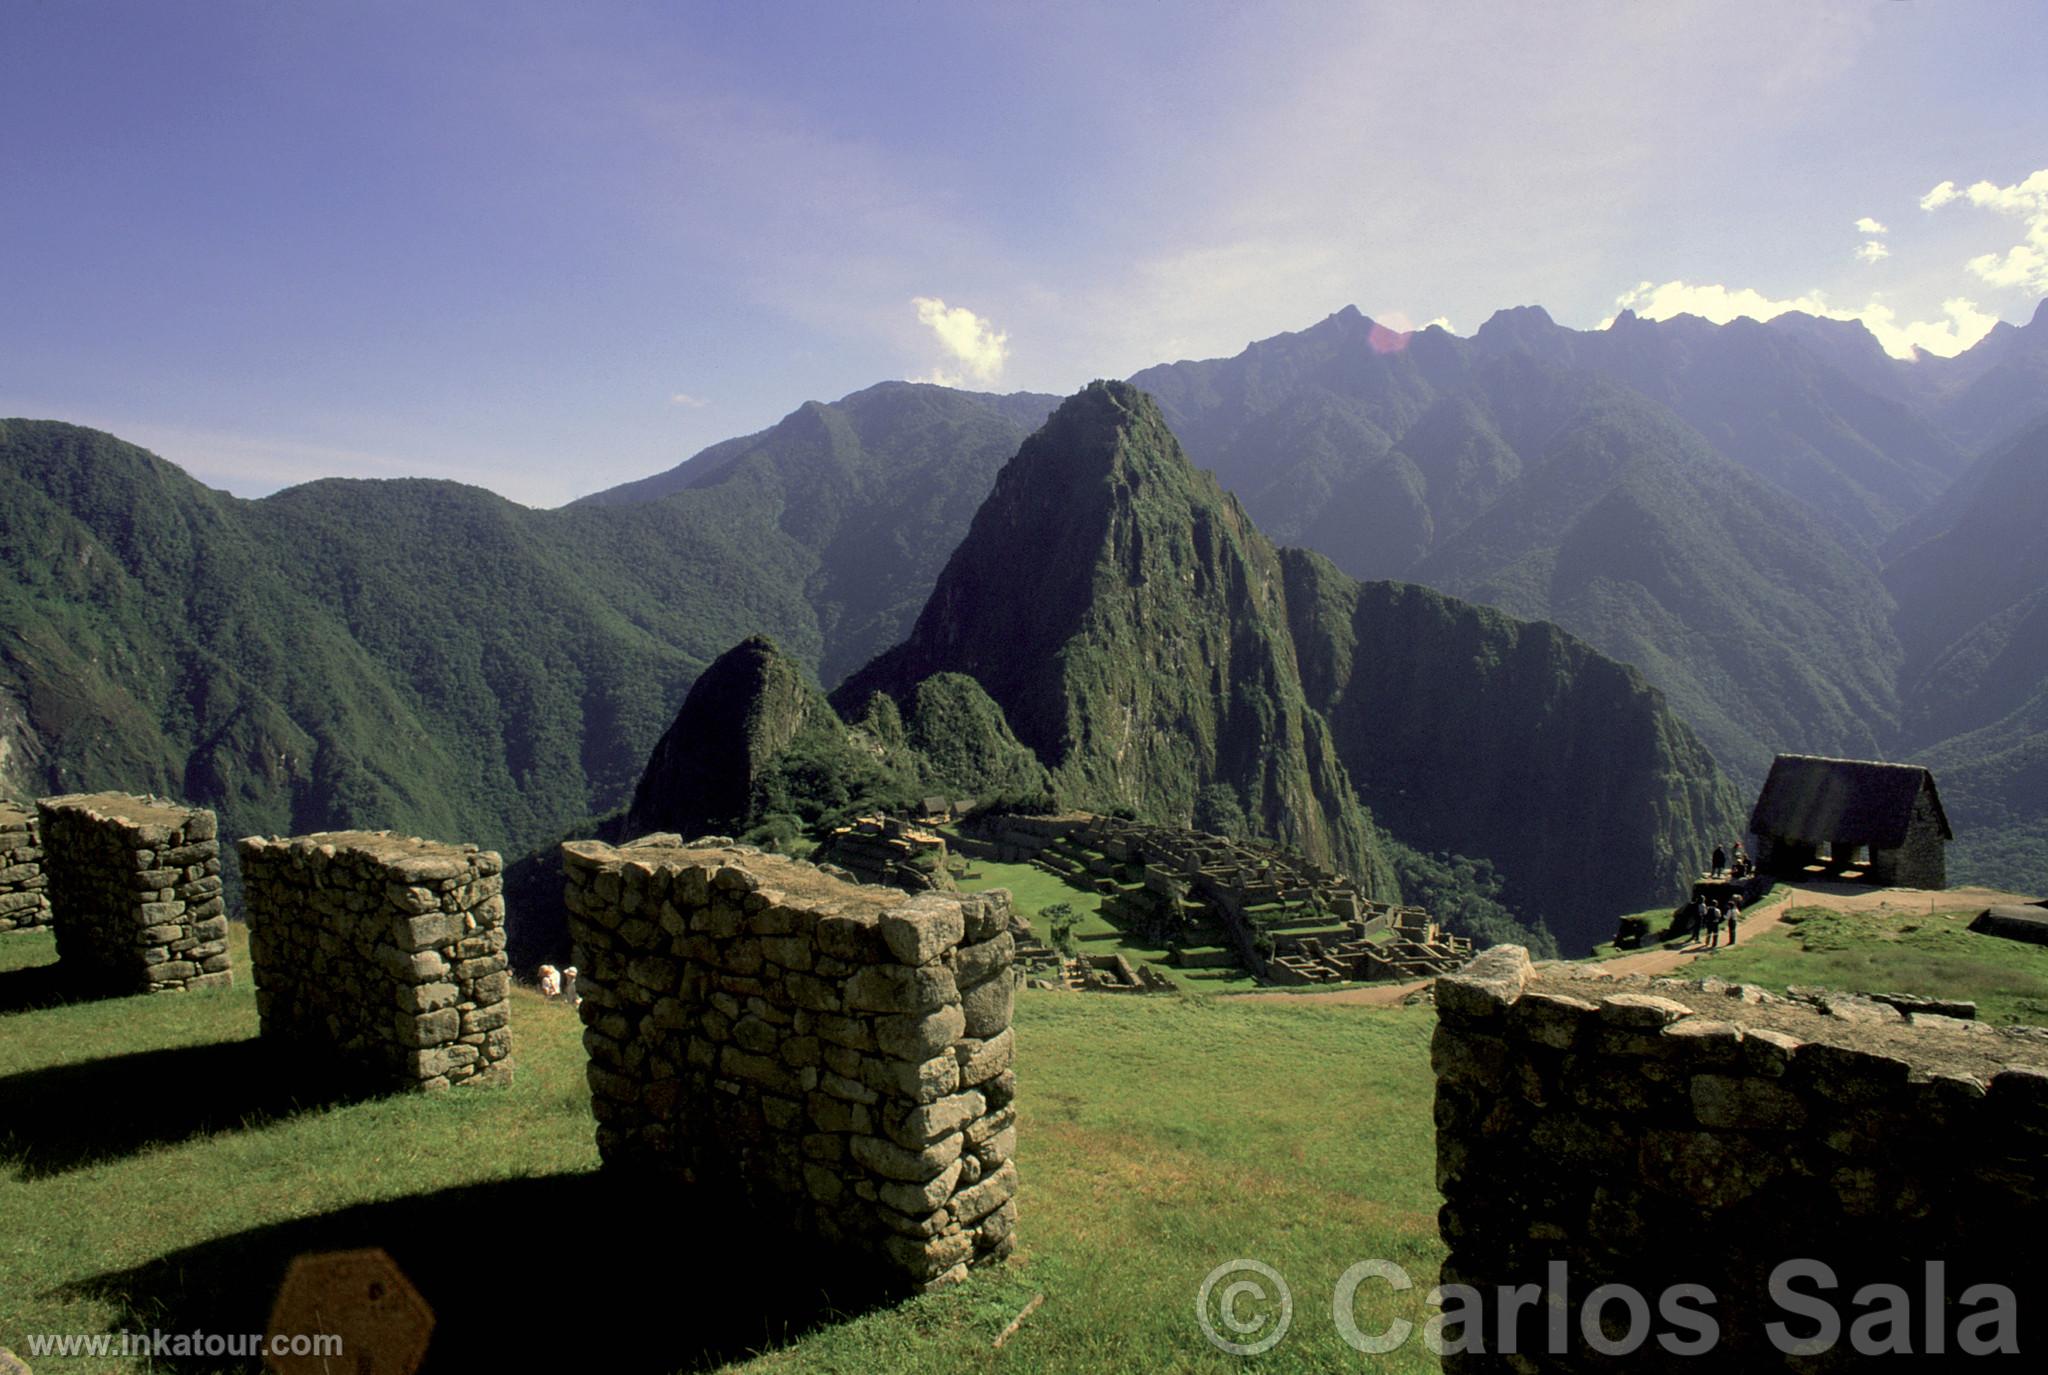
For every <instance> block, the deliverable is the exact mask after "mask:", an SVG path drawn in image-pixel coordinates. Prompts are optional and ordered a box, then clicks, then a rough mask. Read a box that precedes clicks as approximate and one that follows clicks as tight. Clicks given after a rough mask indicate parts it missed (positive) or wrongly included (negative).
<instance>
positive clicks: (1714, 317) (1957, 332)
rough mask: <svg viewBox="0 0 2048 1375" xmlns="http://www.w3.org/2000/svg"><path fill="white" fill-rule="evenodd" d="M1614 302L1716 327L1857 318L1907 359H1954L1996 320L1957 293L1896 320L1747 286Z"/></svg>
mask: <svg viewBox="0 0 2048 1375" xmlns="http://www.w3.org/2000/svg"><path fill="white" fill-rule="evenodd" d="M1615 304H1616V305H1618V306H1621V307H1624V308H1626V309H1630V310H1633V311H1635V312H1636V314H1638V315H1641V316H1643V317H1644V318H1645V319H1649V320H1668V319H1670V318H1671V317H1672V316H1674V315H1698V316H1702V317H1704V318H1705V319H1708V320H1711V321H1713V322H1714V323H1715V324H1717V325H1725V324H1727V323H1728V322H1729V321H1730V320H1733V319H1735V318H1736V317H1738V316H1746V317H1748V318H1749V319H1752V320H1770V319H1774V318H1775V317H1777V316H1780V315H1783V314H1785V313H1786V312H1787V311H1794V310H1797V311H1804V312H1805V313H1806V314H1808V315H1819V316H1822V317H1825V318H1826V319H1830V320H1860V321H1862V323H1863V327H1864V328H1865V329H1867V330H1869V331H1870V332H1871V333H1872V334H1873V335H1875V336H1876V337H1877V342H1878V343H1879V344H1881V345H1883V347H1884V351H1885V352H1886V353H1889V354H1891V355H1892V357H1894V358H1911V357H1912V356H1913V351H1914V350H1915V349H1920V350H1923V351H1925V352H1927V353H1934V354H1940V355H1941V356H1942V357H1945V358H1946V357H1953V356H1954V355H1955V354H1958V353H1961V352H1962V351H1963V350H1964V349H1966V348H1968V347H1970V345H1972V344H1974V343H1976V342H1977V341H1978V340H1979V339H1982V338H1983V337H1984V336H1985V335H1986V334H1989V333H1990V332H1991V327H1992V326H1993V325H1995V324H1997V323H1998V317H1997V316H1996V315H1993V314H1990V313H1989V312H1986V311H1983V310H1979V309H1978V308H1977V303H1976V302H1975V301H1971V300H1968V299H1966V298H1964V297H1961V296H1952V297H1950V298H1949V299H1948V300H1946V301H1943V302H1942V303H1941V310H1942V314H1943V315H1944V316H1945V317H1947V318H1945V319H1941V320H1910V321H1906V322H1903V323H1901V322H1900V320H1899V318H1898V312H1897V311H1895V310H1893V309H1892V308H1891V307H1890V306H1887V305H1883V304H1880V303H1878V302H1876V301H1872V302H1871V303H1870V304H1868V305H1866V306H1863V307H1862V308H1861V309H1858V310H1844V309H1841V308H1839V307H1836V306H1831V305H1829V304H1828V303H1827V299H1826V297H1825V296H1823V295H1822V294H1821V293H1820V292H1818V291H1815V292H1810V293H1808V294H1806V295H1804V296H1793V297H1770V296H1766V295H1764V294H1763V293H1762V292H1760V291H1757V290H1755V289H1754V288H1751V287H1737V288H1730V287H1726V286H1722V285H1720V284H1718V283H1693V282H1682V281H1671V282H1664V283H1662V284H1656V283H1651V282H1643V283H1640V284H1639V285H1638V286H1637V287H1636V288H1635V290H1633V291H1629V292H1625V293H1623V294H1622V295H1621V296H1619V297H1617V298H1616V300H1615ZM1603 327H1604V326H1603Z"/></svg>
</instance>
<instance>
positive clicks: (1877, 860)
mask: <svg viewBox="0 0 2048 1375" xmlns="http://www.w3.org/2000/svg"><path fill="white" fill-rule="evenodd" d="M1870 880H1871V882H1873V883H1881V884H1884V885H1885V886H1887V887H1904V888H1946V887H1948V845H1947V842H1946V841H1944V840H1943V839H1942V838H1941V818H1940V814H1939V813H1937V812H1936V811H1935V802H1934V790H1933V788H1931V787H1926V788H1922V789H1921V790H1920V795H1919V796H1918V797H1916V798H1914V799H1913V820H1912V821H1911V823H1910V824H1908V825H1907V827H1906V838H1905V839H1904V840H1903V841H1901V842H1900V843H1899V845H1898V846H1897V847H1896V848H1895V849H1889V850H1887V849H1880V848H1877V847H1872V849H1871V851H1870Z"/></svg>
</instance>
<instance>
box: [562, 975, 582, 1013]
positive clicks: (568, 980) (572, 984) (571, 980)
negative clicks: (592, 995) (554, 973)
mask: <svg viewBox="0 0 2048 1375" xmlns="http://www.w3.org/2000/svg"><path fill="white" fill-rule="evenodd" d="M562 1001H563V1002H565V1003H567V1004H568V1005H569V1006H571V1007H581V1006H583V995H582V994H581V993H578V992H577V991H576V966H575V965H573V964H572V965H570V966H569V967H568V968H567V969H565V970H563V971H562Z"/></svg>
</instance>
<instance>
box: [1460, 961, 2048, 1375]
mask: <svg viewBox="0 0 2048 1375" xmlns="http://www.w3.org/2000/svg"><path fill="white" fill-rule="evenodd" d="M1437 1011H1438V1018H1439V1022H1438V1027H1437V1033H1436V1040H1435V1043H1434V1045H1433V1047H1432V1059H1433V1062H1434V1064H1435V1067H1436V1072H1437V1102H1436V1121H1437V1174H1438V1180H1439V1183H1440V1185H1441V1187H1442V1190H1443V1195H1444V1204H1443V1209H1442V1213H1441V1218H1440V1222H1441V1229H1442V1233H1443V1238H1444V1241H1445V1243H1446V1244H1447V1245H1448V1246H1449V1248H1450V1255H1449V1257H1448V1259H1447V1260H1446V1261H1445V1263H1444V1282H1445V1283H1446V1284H1452V1283H1456V1284H1463V1285H1469V1286H1473V1287H1474V1288H1475V1289H1476V1290H1477V1291H1478V1293H1479V1295H1480V1296H1481V1297H1482V1301H1483V1305H1484V1307H1483V1312H1484V1314H1485V1317H1484V1319H1483V1321H1481V1322H1479V1323H1476V1324H1474V1325H1473V1326H1474V1329H1476V1330H1475V1333H1474V1335H1478V1336H1479V1337H1480V1342H1481V1346H1482V1349H1483V1352H1484V1354H1481V1351H1480V1350H1470V1349H1468V1350H1465V1351H1463V1352H1462V1353H1460V1352H1458V1351H1457V1342H1456V1340H1455V1339H1456V1338H1458V1337H1459V1335H1460V1332H1459V1329H1458V1328H1455V1327H1453V1328H1448V1329H1447V1330H1446V1333H1445V1335H1446V1337H1447V1338H1452V1339H1453V1341H1452V1343H1451V1346H1450V1351H1451V1352H1452V1354H1449V1355H1447V1357H1446V1360H1445V1368H1446V1369H1447V1370H1480V1369H1489V1370H1491V1369H1510V1368H1513V1369H1541V1370H1579V1369H1613V1368H1617V1367H1618V1366H1620V1365H1623V1364H1627V1365H1630V1366H1632V1367H1635V1366H1641V1365H1644V1364H1647V1365H1648V1367H1649V1368H1652V1369H1656V1368H1663V1367H1665V1366H1676V1367H1681V1368H1699V1369H1717V1370H1748V1369H1754V1368H1760V1367H1771V1368H1783V1367H1784V1366H1786V1364H1787V1361H1786V1353H1785V1349H1784V1344H1789V1343H1796V1342H1798V1341H1800V1340H1801V1339H1808V1340H1810V1341H1811V1342H1812V1343H1813V1344H1814V1345H1815V1346H1816V1347H1818V1346H1820V1345H1821V1344H1823V1342H1824V1340H1825V1335H1826V1334H1825V1331H1824V1328H1823V1323H1822V1319H1821V1317H1820V1314H1819V1313H1818V1312H1817V1311H1816V1310H1817V1309H1819V1308H1820V1307H1822V1306H1826V1307H1827V1308H1828V1309H1830V1310H1831V1311H1832V1312H1833V1314H1834V1315H1835V1317H1836V1320H1837V1322H1838V1323H1839V1330H1838V1331H1837V1332H1836V1333H1835V1334H1834V1339H1833V1340H1832V1342H1828V1343H1826V1345H1827V1349H1825V1350H1814V1351H1811V1352H1809V1353H1808V1354H1807V1355H1806V1356H1805V1357H1803V1358H1802V1359H1801V1361H1800V1362H1799V1363H1797V1364H1796V1365H1795V1366H1794V1367H1793V1368H1797V1369H1833V1368H1837V1367H1841V1366H1847V1365H1852V1364H1858V1363H1860V1362H1862V1361H1864V1360H1866V1359H1868V1356H1869V1354H1871V1343H1873V1342H1885V1341H1891V1340H1896V1339H1901V1338H1899V1337H1898V1334H1895V1333H1891V1332H1889V1331H1881V1330H1879V1328H1878V1327H1875V1326H1868V1327H1862V1328H1859V1327H1858V1326H1857V1323H1858V1320H1859V1319H1862V1318H1865V1317H1867V1316H1868V1315H1870V1314H1871V1313H1872V1312H1873V1311H1874V1310H1875V1309H1877V1308H1886V1309H1888V1308H1890V1307H1891V1306H1893V1304H1894V1303H1896V1304H1904V1305H1906V1306H1907V1307H1908V1308H1909V1309H1910V1311H1911V1313H1912V1318H1911V1323H1912V1331H1911V1334H1910V1336H1909V1337H1906V1338H1903V1339H1905V1340H1910V1341H1911V1342H1912V1343H1913V1345H1912V1347H1911V1349H1912V1350H1913V1351H1915V1352H1920V1353H1925V1352H1927V1351H1929V1350H1941V1349H1943V1348H1941V1347H1934V1346H1932V1345H1931V1342H1933V1341H1936V1340H1939V1341H1942V1342H1944V1343H1945V1348H1946V1350H1947V1351H1948V1352H1950V1353H1954V1352H1957V1351H1958V1350H1963V1351H1967V1350H1969V1346H1968V1345H1967V1343H1966V1342H1965V1341H1964V1338H1965V1337H1968V1336H1970V1335H1974V1336H1975V1338H1976V1339H1977V1340H1978V1341H1980V1342H1981V1341H1983V1340H1985V1339H1986V1338H1987V1337H1988V1336H1990V1335H1993V1334H1992V1333H1991V1331H1990V1329H1991V1327H1992V1325H1993V1324H1992V1322H1991V1320H1990V1318H1987V1317H1986V1316H1985V1315H1986V1313H1987V1310H1989V1309H1992V1308H1995V1307H1996V1296H1995V1295H1994V1294H1993V1293H1991V1292H1990V1291H1975V1292H1973V1291H1972V1288H1971V1286H1973V1285H1977V1284H1996V1285H2004V1286H2006V1287H2007V1288H2008V1289H2009V1290H2011V1291H2012V1292H2013V1294H2014V1295H2015V1296H2016V1298H2017V1308H2016V1311H2017V1312H2018V1313H2019V1314H2020V1315H2022V1316H2023V1317H2026V1316H2031V1317H2033V1318H2034V1319H2035V1320H2036V1321H2038V1318H2039V1314H2040V1311H2041V1310H2040V1307H2039V1304H2040V1301H2041V1300H2042V1299H2043V1297H2044V1294H2043V1292H2042V1285H2041V1282H2040V1280H2039V1279H2038V1278H2037V1276H2038V1274H2039V1266H2038V1264H2036V1263H2035V1262H2034V1261H2032V1260H2029V1259H2027V1258H2028V1257H2030V1256H2032V1255H2034V1254H2035V1253H2036V1250H2037V1248H2038V1245H2039V1241H2040V1238H2041V1237H2042V1236H2043V1235H2048V1232H2044V1227H2048V1204H2044V1201H2048V1190H2044V1179H2043V1175H2044V1166H2048V1158H2044V1150H2043V1148H2044V1145H2048V1069H2044V1066H2048V1032H2042V1031H2039V1030H2036V1029H2030V1028H1993V1027H1989V1026H1984V1025H1981V1024H1979V1023H1976V1022H1974V1021H1961V1020H1956V1019H1955V1018H1952V1017H1943V1016H1931V1015H1922V1014H1919V1013H1916V1014H1913V1015H1905V1014H1902V1013H1900V1012H1899V1011H1898V1010H1897V1009H1896V1008H1895V1007H1891V1006H1886V1005H1884V1004H1882V1003H1879V1002H1876V1001H1874V1000H1870V999H1865V998H1857V997H1845V996H1840V995H1829V994H1820V993H1816V994H1814V995H1812V996H1809V997H1806V998H1803V999H1787V998H1778V997H1773V996H1771V995H1769V994H1765V993H1763V992H1761V991H1760V990H1757V989H1754V988H1745V987H1743V986H1740V985H1729V984H1725V983H1721V982H1718V981H1714V980H1699V981H1690V982H1681V981H1678V980H1675V979H1660V980H1656V981H1654V982H1652V981H1649V980H1644V979H1638V980H1635V981H1633V983H1632V984H1631V983H1630V982H1627V981H1617V980H1613V979H1605V980H1603V979H1597V978H1593V977H1590V976H1589V975H1586V974H1584V973H1579V974H1571V973H1567V972H1550V973H1546V974H1545V975H1544V976H1543V977H1541V978H1532V975H1531V970H1530V967H1529V964H1528V959H1527V956H1526V954H1525V953H1524V952H1523V951H1522V950H1521V949H1520V948H1519V947H1512V946H1509V947H1498V948H1496V949H1494V950H1491V951H1488V952H1487V953H1486V954H1485V955H1482V956H1481V957H1480V958H1479V959H1478V960H1477V961H1475V962H1474V963H1473V964H1472V965H1471V966H1469V967H1468V968H1467V970H1466V971H1464V972H1463V973H1462V974H1460V975H1456V976H1451V977H1447V978H1444V979H1441V980H1439V981H1438V983H1437ZM1793 1262H1807V1263H1808V1264H1809V1266H1810V1265H1811V1263H1812V1262H1819V1263H1821V1264H1823V1265H1825V1266H1826V1267H1827V1268H1828V1271H1829V1272H1831V1273H1832V1275H1833V1276H1834V1286H1833V1287H1832V1288H1830V1287H1827V1286H1826V1284H1825V1280H1824V1277H1823V1276H1821V1275H1819V1274H1818V1272H1815V1271H1813V1270H1812V1269H1810V1268H1809V1269H1807V1270H1805V1272H1804V1277H1803V1278H1802V1277H1801V1276H1800V1275H1799V1273H1797V1272H1795V1271H1786V1270H1782V1269H1781V1267H1783V1266H1786V1265H1788V1264H1789V1263H1793ZM1553 1266H1562V1267H1563V1268H1562V1269H1561V1270H1553V1268H1552V1267H1553ZM1930 1267H1933V1268H1930ZM1774 1273H1776V1274H1777V1275H1778V1279H1779V1282H1780V1283H1781V1284H1782V1285H1784V1286H1785V1288H1784V1289H1782V1290H1781V1291H1779V1292H1777V1293H1774V1292H1773V1291H1772V1276H1773V1274H1774ZM1611 1283H1613V1284H1625V1285H1628V1286H1629V1287H1630V1288H1632V1289H1633V1290H1634V1291H1636V1292H1637V1293H1639V1294H1641V1295H1642V1296H1643V1297H1644V1299H1645V1301H1646V1304H1647V1311H1646V1312H1644V1313H1641V1314H1637V1315H1634V1316H1632V1315H1631V1312H1630V1308H1629V1306H1628V1304H1627V1302H1626V1300H1625V1299H1622V1298H1609V1299H1608V1300H1606V1301H1604V1302H1603V1303H1602V1305H1601V1306H1600V1308H1599V1311H1597V1312H1596V1313H1595V1314H1594V1316H1593V1319H1592V1321H1591V1327H1590V1330H1591V1331H1593V1332H1594V1333H1598V1334H1600V1336H1601V1340H1602V1341H1603V1342H1605V1343H1607V1344H1608V1345H1609V1346H1610V1347H1619V1346H1621V1345H1623V1344H1624V1343H1625V1342H1626V1341H1628V1340H1633V1339H1634V1338H1636V1337H1640V1339H1641V1340H1640V1343H1639V1344H1638V1345H1637V1346H1636V1347H1635V1348H1634V1349H1632V1350H1631V1351H1629V1352H1628V1353H1626V1354H1616V1355H1602V1354H1601V1352H1600V1350H1599V1347H1598V1345H1597V1344H1596V1343H1595V1342H1594V1341H1593V1340H1592V1339H1591V1338H1590V1337H1588V1336H1587V1335H1586V1331H1587V1330H1588V1329H1587V1326H1586V1324H1587V1321H1588V1320H1587V1317H1586V1314H1587V1311H1588V1308H1589V1307H1590V1306H1591V1305H1589V1303H1588V1300H1589V1298H1590V1296H1592V1294H1593V1291H1594V1290H1595V1287H1596V1286H1601V1285H1606V1284H1611ZM1686 1284H1690V1285H1697V1286H1702V1287H1703V1288H1704V1289H1705V1291H1707V1292H1708V1293H1709V1294H1711V1296H1712V1298H1711V1300H1708V1301H1701V1300H1698V1299H1696V1298H1695V1299H1692V1300H1689V1301H1688V1300H1685V1299H1683V1298H1682V1297H1681V1298H1679V1299H1676V1300H1674V1299H1672V1298H1671V1297H1670V1296H1672V1295H1673V1294H1677V1293H1679V1292H1680V1291H1677V1290H1676V1289H1675V1288H1674V1286H1678V1285H1686ZM1520 1285H1529V1286H1533V1287H1532V1288H1530V1289H1529V1290H1527V1291H1526V1292H1527V1293H1528V1294H1530V1295H1532V1296H1534V1295H1538V1294H1541V1295H1543V1296H1544V1297H1543V1298H1540V1299H1536V1300H1534V1301H1533V1302H1531V1303H1530V1304H1528V1305H1527V1306H1525V1307H1522V1308H1521V1309H1520V1310H1519V1311H1520V1317H1519V1326H1516V1325H1514V1324H1511V1323H1504V1322H1503V1321H1502V1320H1501V1318H1500V1316H1499V1312H1500V1305H1499V1304H1498V1296H1499V1295H1500V1294H1501V1293H1502V1292H1503V1290H1507V1289H1512V1288H1513V1287H1514V1286H1520ZM1865 1285H1892V1286H1897V1287H1898V1288H1897V1290H1896V1291H1891V1290H1870V1291H1864V1290H1863V1286H1865ZM1936 1290H1938V1292H1935V1291H1936ZM1553 1294H1561V1295H1563V1296H1564V1297H1563V1306H1562V1308H1560V1309H1559V1310H1558V1312H1559V1314H1560V1316H1559V1319H1558V1326H1557V1328H1556V1330H1555V1332H1553V1331H1552V1329H1551V1327H1550V1325H1549V1320H1550V1309H1549V1307H1548V1306H1547V1299H1548V1296H1550V1295H1553ZM1859 1295H1860V1296H1859ZM1670 1303H1675V1304H1676V1306H1677V1308H1678V1309H1679V1310H1680V1311H1681V1315H1682V1312H1683V1310H1690V1311H1692V1312H1704V1313H1705V1314H1707V1315H1709V1316H1710V1317H1711V1319H1712V1321H1713V1323H1714V1324H1715V1325H1716V1328H1717V1331H1716V1333H1715V1335H1714V1338H1713V1344H1712V1345H1711V1347H1710V1348H1706V1349H1709V1350H1711V1353H1712V1354H1711V1356H1710V1358H1709V1359H1708V1360H1706V1361H1705V1362H1701V1361H1699V1360H1698V1359H1697V1357H1696V1356H1689V1355H1684V1354H1680V1353H1677V1352H1674V1351H1672V1350H1671V1349H1670V1348H1669V1347H1668V1346H1666V1345H1665V1344H1664V1343H1665V1338H1666V1337H1669V1338H1671V1339H1672V1340H1675V1341H1678V1342H1680V1343H1681V1344H1684V1343H1689V1342H1694V1341H1697V1340H1699V1338H1700V1335H1701V1334H1700V1333H1698V1332H1697V1331H1696V1330H1694V1328H1695V1325H1694V1324H1692V1323H1690V1322H1687V1323H1678V1322H1674V1321H1672V1320H1670V1318H1669V1313H1670V1311H1671V1310H1669V1309H1667V1308H1666V1306H1665V1305H1666V1304H1670ZM1459 1306H1461V1307H1462V1305H1459ZM1447 1311H1448V1307H1447ZM1993 1316H1995V1314H1994V1315H1993ZM1973 1318H1975V1319H1977V1324H1976V1325H1975V1326H1974V1327H1973V1326H1971V1325H1970V1324H1971V1322H1972V1319H1973ZM1773 1324H1777V1325H1778V1326H1779V1327H1780V1329H1781V1332H1780V1333H1778V1334H1774V1333H1773V1332H1772V1330H1771V1329H1772V1325H1773ZM1510 1332H1513V1333H1514V1340H1515V1341H1516V1343H1517V1345H1516V1347H1515V1348H1514V1349H1515V1350H1517V1351H1518V1352H1519V1353H1520V1354H1518V1355H1516V1356H1515V1357H1513V1358H1512V1359H1506V1358H1503V1357H1502V1354H1501V1353H1502V1352H1503V1350H1504V1349H1507V1348H1505V1347H1504V1345H1503V1342H1504V1340H1505V1339H1506V1338H1507V1337H1508V1336H1509V1333H1510ZM1936 1333H1938V1335H1934V1334H1936ZM1624 1334H1628V1335H1627V1336H1625V1335H1624ZM2025 1335H2029V1336H2032V1337H2033V1339H2034V1345H2036V1346H2038V1342H2039V1337H2038V1334H2037V1333H2028V1334H2025ZM1696 1349H1697V1348H1696ZM1688 1362H1690V1365H1689V1366H1688Z"/></svg>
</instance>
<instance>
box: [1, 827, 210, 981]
mask: <svg viewBox="0 0 2048 1375" xmlns="http://www.w3.org/2000/svg"><path fill="white" fill-rule="evenodd" d="M36 812H37V821H38V823H39V829H40V833H41V839H42V843H43V861H42V863H43V872H44V875H45V877H46V878H47V879H48V881H49V888H48V893H49V900H50V921H51V925H52V927H53V928H54V930H55V932H56V936H57V960H58V963H59V965H60V966H61V967H62V968H63V970H64V973H65V976H66V978H68V979H70V980H71V981H73V982H74V983H75V984H77V985H78V986H79V987H81V988H86V989H90V990H93V991H95V992H102V993H161V992H167V991H171V990H176V989H183V988H201V987H206V986H208V985H215V984H225V983H227V982H228V981H229V978H230V975H229V973H228V944H227V938H228V922H227V907H226V904H225V903H224V902H223V901H222V898H221V883H220V846H219V844H218V842H217V841H216V840H215V834H214V833H215V822H214V816H213V813H212V812H210V811H208V810H207V809H206V808H204V807H188V806H186V805H185V804H184V803H182V802H167V801H165V800H163V799H161V798H154V797H131V796H129V795H127V794H125V793H71V794H67V795H65V796H62V797H46V798H43V799H41V800H40V801H38V802H37V803H36Z"/></svg>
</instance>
